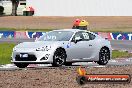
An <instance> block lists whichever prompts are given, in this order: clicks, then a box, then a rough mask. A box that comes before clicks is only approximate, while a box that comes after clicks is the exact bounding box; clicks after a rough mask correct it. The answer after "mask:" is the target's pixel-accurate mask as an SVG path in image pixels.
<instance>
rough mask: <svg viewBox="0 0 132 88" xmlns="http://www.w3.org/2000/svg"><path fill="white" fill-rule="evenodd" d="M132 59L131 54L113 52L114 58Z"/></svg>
mask: <svg viewBox="0 0 132 88" xmlns="http://www.w3.org/2000/svg"><path fill="white" fill-rule="evenodd" d="M129 57H132V54H131V53H128V52H124V51H118V50H113V51H112V58H113V59H115V58H129Z"/></svg>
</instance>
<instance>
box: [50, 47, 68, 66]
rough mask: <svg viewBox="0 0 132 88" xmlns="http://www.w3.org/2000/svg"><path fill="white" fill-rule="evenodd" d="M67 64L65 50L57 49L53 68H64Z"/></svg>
mask: <svg viewBox="0 0 132 88" xmlns="http://www.w3.org/2000/svg"><path fill="white" fill-rule="evenodd" d="M65 62H66V53H65V51H64V50H63V49H57V50H56V51H55V53H54V56H53V64H52V66H55V67H58V66H62V65H63V64H64V63H65Z"/></svg>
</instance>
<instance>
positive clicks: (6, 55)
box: [0, 43, 15, 64]
mask: <svg viewBox="0 0 132 88" xmlns="http://www.w3.org/2000/svg"><path fill="white" fill-rule="evenodd" d="M14 46H15V44H14V43H0V64H9V63H11V53H12V49H13V47H14Z"/></svg>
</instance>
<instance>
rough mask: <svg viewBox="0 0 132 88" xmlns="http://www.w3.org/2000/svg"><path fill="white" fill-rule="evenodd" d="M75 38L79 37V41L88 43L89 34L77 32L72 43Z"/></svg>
mask: <svg viewBox="0 0 132 88" xmlns="http://www.w3.org/2000/svg"><path fill="white" fill-rule="evenodd" d="M76 37H80V38H81V39H82V40H81V41H89V40H90V38H89V34H88V33H87V32H82V31H81V32H77V33H76V34H75V35H74V37H73V39H72V41H74V40H75V38H76Z"/></svg>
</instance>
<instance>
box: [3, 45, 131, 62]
mask: <svg viewBox="0 0 132 88" xmlns="http://www.w3.org/2000/svg"><path fill="white" fill-rule="evenodd" d="M15 45H16V44H15V43H0V64H10V63H11V62H10V61H11V54H12V49H13V47H14V46H15ZM125 57H126V58H128V57H132V54H129V53H128V52H120V51H117V50H114V51H113V52H112V58H113V59H115V58H125Z"/></svg>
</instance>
